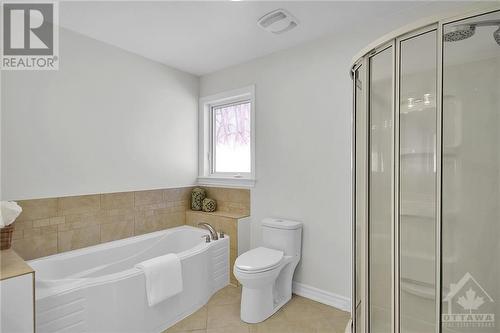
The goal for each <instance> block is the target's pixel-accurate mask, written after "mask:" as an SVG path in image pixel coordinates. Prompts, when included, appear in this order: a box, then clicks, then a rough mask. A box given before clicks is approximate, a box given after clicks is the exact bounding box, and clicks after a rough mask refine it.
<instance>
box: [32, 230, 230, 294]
mask: <svg viewBox="0 0 500 333" xmlns="http://www.w3.org/2000/svg"><path fill="white" fill-rule="evenodd" d="M179 230H193V231H196V232H197V233H199V234H200V243H198V244H196V245H195V246H193V247H191V248H189V249H187V250H185V251H182V252H176V253H175V254H177V256H178V257H179V259H180V260H181V262H182V261H183V260H186V259H189V258H190V257H193V256H196V255H198V254H200V253H202V252H206V251H208V249H209V248H210V247H212V246H214V245H215V244H218V243H220V242H221V241H225V242H227V243H228V245H227V246H228V247H230V245H229V237H224V238H222V239H220V240H217V241H212V242H210V243H205V242H203V241H202V239H201V237H202V236H203V235H209V232H208V230H205V229H201V228H196V227H193V226H188V225H183V226H178V227H173V228H168V229H164V230H159V231H155V232H151V233H147V234H143V235H138V236H133V237H128V238H124V239H119V240H115V241H110V242H106V243H102V244H96V245H92V246H89V247H85V248H81V249H76V250H71V251H67V252H63V253H56V254H53V255H50V256H46V257H41V258H37V259H34V260H31V261H29V262H28V264H30V263H32V262H34V263H38V262H43V261H46V260H50V261H56V260H63V259H66V258H72V257H77V256H80V255H84V254H89V253H95V252H98V251H102V250H105V249H108V248H110V245H111V247H113V246H112V245H115V246H117V245H118V246H120V247H121V246H126V245H127V244H131V243H134V242H137V241H140V240H145V239H153V238H160V237H164V236H166V235H168V234H173V233H175V232H176V231H179ZM112 243H113V244H112ZM165 254H167V253H165ZM142 274H143V272H142V271H141V270H139V269H138V268H136V267H130V268H127V269H125V270H122V271H119V272H116V273H111V274H105V275H102V276H98V277H91V278H74V279H72V278H62V279H37V276H36V269H35V287H36V288H41V289H43V290H44V291H45V292H41V293H35V298H36V300H40V299H44V298H46V297H52V296H57V295H62V294H65V293H69V292H73V291H75V290H78V289H81V288H86V287H91V286H95V285H100V284H105V283H113V282H116V281H120V280H123V279H128V278H133V277H136V276H139V275H142ZM40 283H41V284H48V285H46V286H40V287H37V285H40ZM51 284H52V286H51ZM40 294H41V295H40Z"/></svg>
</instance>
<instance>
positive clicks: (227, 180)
mask: <svg viewBox="0 0 500 333" xmlns="http://www.w3.org/2000/svg"><path fill="white" fill-rule="evenodd" d="M245 101H249V102H250V154H251V165H250V168H251V171H250V172H248V173H232V172H218V173H215V172H213V162H214V161H212V154H213V152H212V146H213V133H212V128H213V127H212V120H213V115H212V111H211V110H212V108H214V107H218V106H223V105H227V104H233V103H241V102H245ZM198 183H199V184H201V185H224V186H234V187H252V186H254V184H255V86H254V85H251V86H247V87H243V88H239V89H235V90H231V91H226V92H222V93H219V94H215V95H211V96H206V97H202V98H200V104H199V114H198Z"/></svg>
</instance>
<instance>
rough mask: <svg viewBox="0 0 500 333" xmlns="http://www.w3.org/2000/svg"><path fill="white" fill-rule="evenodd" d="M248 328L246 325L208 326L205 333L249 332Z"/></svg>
mask: <svg viewBox="0 0 500 333" xmlns="http://www.w3.org/2000/svg"><path fill="white" fill-rule="evenodd" d="M249 332H250V328H249V327H248V326H241V325H237V326H234V325H233V326H226V327H220V328H209V329H207V333H249Z"/></svg>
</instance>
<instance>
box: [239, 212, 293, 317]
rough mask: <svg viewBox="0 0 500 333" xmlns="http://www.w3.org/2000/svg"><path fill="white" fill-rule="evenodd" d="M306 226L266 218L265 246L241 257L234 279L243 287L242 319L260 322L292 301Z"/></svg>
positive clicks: (264, 223) (263, 226)
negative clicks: (294, 274)
mask: <svg viewBox="0 0 500 333" xmlns="http://www.w3.org/2000/svg"><path fill="white" fill-rule="evenodd" d="M301 243H302V223H300V222H296V221H290V220H283V219H273V218H266V219H264V220H263V221H262V246H261V247H257V248H255V249H253V250H250V251H247V252H245V253H243V254H241V255H240V256H239V257H238V258H236V261H235V263H234V268H233V272H234V276H235V277H236V278H237V279H238V281H239V282H240V283H241V285H242V293H241V313H240V316H241V320H243V321H244V322H246V323H259V322H261V321H264V320H265V319H267V318H269V317H270V316H271V315H272V314H273V313H275V312H276V311H277V310H279V309H280V308H281V307H282V306H283V305H284V304H286V303H287V302H288V301H289V300H290V299H291V298H292V278H293V272H294V271H295V268H296V267H297V264H298V263H299V260H300V255H301Z"/></svg>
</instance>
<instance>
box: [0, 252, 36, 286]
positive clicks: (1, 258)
mask: <svg viewBox="0 0 500 333" xmlns="http://www.w3.org/2000/svg"><path fill="white" fill-rule="evenodd" d="M33 272H34V271H33V268H31V267H30V266H29V265H28V264H27V263H26V261H24V260H23V258H21V257H20V256H19V255H18V254H17V253H16V252H15V251H14V250H12V249H8V250H2V251H0V280H5V279H10V278H13V277H16V276H19V275H24V274H28V273H33Z"/></svg>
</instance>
